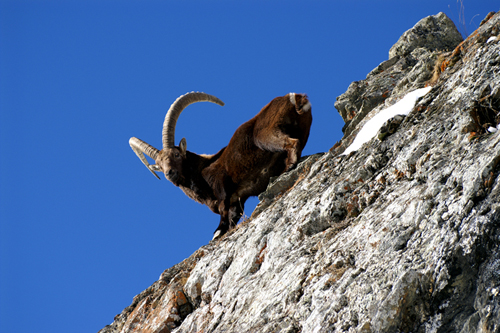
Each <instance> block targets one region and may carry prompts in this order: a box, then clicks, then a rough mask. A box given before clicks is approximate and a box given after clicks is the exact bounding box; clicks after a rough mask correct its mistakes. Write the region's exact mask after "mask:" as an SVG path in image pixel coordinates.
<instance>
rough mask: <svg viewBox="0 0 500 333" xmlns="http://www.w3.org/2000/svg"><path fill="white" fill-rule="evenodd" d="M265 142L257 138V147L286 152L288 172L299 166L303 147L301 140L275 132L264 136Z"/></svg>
mask: <svg viewBox="0 0 500 333" xmlns="http://www.w3.org/2000/svg"><path fill="white" fill-rule="evenodd" d="M262 137H264V138H265V140H263V139H261V138H260V137H257V138H256V139H257V140H256V142H257V146H258V147H259V148H261V149H264V150H268V151H272V152H279V151H286V152H287V158H286V161H285V164H286V169H285V170H286V171H288V170H290V169H291V168H293V167H294V166H295V164H297V161H298V160H299V158H300V154H301V145H300V140H299V139H294V138H291V137H290V136H288V135H287V134H285V133H283V132H281V131H275V132H274V133H272V134H270V135H268V136H264V135H263V136H262Z"/></svg>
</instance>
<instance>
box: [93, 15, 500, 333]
mask: <svg viewBox="0 0 500 333" xmlns="http://www.w3.org/2000/svg"><path fill="white" fill-rule="evenodd" d="M438 16H440V15H438ZM499 26H500V14H498V13H497V14H495V15H493V16H492V17H491V18H490V19H489V20H488V21H487V22H485V23H484V24H483V25H481V26H480V28H479V29H478V30H477V31H476V32H475V33H474V36H476V37H474V38H472V39H468V41H466V42H464V43H462V44H461V45H460V46H459V47H460V52H456V50H454V51H453V53H454V57H455V58H454V62H453V65H451V66H450V65H449V64H450V62H448V63H447V66H444V67H443V71H442V73H440V76H439V78H438V79H437V80H436V81H435V82H434V83H433V88H432V90H431V91H430V92H429V93H428V94H427V95H425V96H424V97H423V98H421V99H420V100H419V101H417V104H416V106H415V107H414V109H413V110H412V111H411V112H410V113H409V114H408V116H406V117H405V118H404V119H402V121H401V122H400V124H399V126H397V127H396V128H395V129H394V130H393V131H392V133H391V135H388V136H386V137H385V138H384V140H382V141H381V140H378V139H376V138H375V139H372V140H371V141H369V142H368V143H366V144H364V145H363V146H362V147H361V148H360V149H359V150H358V151H356V152H352V153H351V154H349V155H348V156H345V155H340V154H339V152H341V151H342V149H341V148H342V147H343V146H344V144H343V143H341V144H339V145H337V147H335V148H332V149H331V150H330V151H329V152H327V153H325V154H322V155H314V156H311V157H310V158H309V159H307V160H306V161H304V162H303V163H302V164H301V165H299V166H298V167H297V168H296V169H295V170H293V171H291V172H290V173H289V174H287V175H282V176H281V177H280V178H279V179H277V180H276V181H275V182H274V183H273V184H271V186H270V187H269V188H268V191H267V192H265V193H264V194H262V196H261V198H262V207H261V209H260V210H259V211H258V212H257V213H256V214H254V216H253V217H252V218H251V219H250V220H248V221H246V222H244V223H242V224H240V225H239V226H238V227H237V228H236V229H235V230H234V231H232V232H229V233H228V234H226V235H225V236H223V237H222V238H221V239H218V240H215V241H212V242H210V243H209V244H208V245H206V246H203V247H202V248H200V249H199V250H198V251H196V252H195V253H194V254H193V255H192V256H191V257H189V258H188V259H186V260H184V261H183V262H181V263H179V264H177V265H175V266H174V267H172V268H169V269H167V270H166V271H165V272H164V273H163V274H162V275H161V277H160V279H159V280H158V281H157V282H155V283H154V284H153V285H152V286H151V287H150V288H148V289H147V290H146V291H144V292H143V293H141V294H139V295H137V296H136V297H135V298H134V300H133V302H132V304H131V305H130V306H129V307H127V308H126V309H125V310H124V311H123V312H122V313H121V314H119V315H117V316H116V317H115V320H114V322H113V323H112V324H110V325H108V326H106V327H105V328H103V329H102V330H101V331H100V332H101V333H111V332H113V333H118V332H120V333H131V332H148V333H167V332H176V333H181V332H183V333H184V332H186V333H187V332H190V333H191V332H207V333H208V332H289V333H291V332H303V333H306V332H315V333H319V332H464V333H467V332H498V331H500V177H498V176H499V174H500V131H496V132H494V133H491V132H489V131H486V130H484V131H483V130H481V129H482V128H484V127H483V125H485V124H488V126H490V127H495V128H498V127H500V126H499V124H498V123H499V120H500V119H499V109H500V108H499V106H500V93H499V91H500V56H499V54H500V43H499V42H498V40H492V39H491V38H490V37H492V35H493V34H494V32H495V31H498V27H499ZM495 29H497V30H495ZM429 33H430V32H429ZM494 36H497V35H494ZM433 38H434V39H437V37H436V36H434V37H433ZM440 38H441V37H440ZM442 38H446V36H442ZM427 39H429V38H427ZM434 39H432V40H434ZM424 40H425V38H424ZM403 49H404V48H403ZM409 52H410V53H409V55H411V54H415V53H414V52H424V53H425V54H427V53H429V54H430V53H432V52H433V51H430V50H428V49H426V48H425V45H419V47H418V48H414V49H413V50H412V51H409ZM407 56H408V55H407ZM450 57H451V55H450ZM417 58H418V57H417ZM417 58H415V59H417ZM402 59H403V58H400V59H399V60H397V61H396V62H394V63H392V64H390V63H389V65H390V66H389V67H393V66H396V64H397V63H398V62H399V61H401V60H402ZM450 59H451V58H446V59H444V60H443V63H445V61H447V60H450ZM419 61H420V60H418V61H414V62H410V63H407V64H406V65H405V66H407V70H405V71H404V73H402V74H401V75H400V76H398V78H397V79H395V82H394V83H395V85H396V86H399V87H401V88H400V93H401V94H404V93H406V92H408V91H409V90H411V89H414V88H415V87H421V86H423V85H424V84H425V83H424V82H420V81H418V82H419V83H418V84H416V86H414V85H413V84H406V83H404V82H406V81H407V82H412V79H410V76H411V75H412V74H411V73H412V72H414V71H415V70H416V67H418V66H419ZM381 66H382V67H381V68H385V66H388V64H382V65H381ZM379 67H380V66H379ZM421 67H422V68H424V67H425V66H421ZM383 73H384V72H383V71H380V70H378V71H376V72H373V73H371V74H369V76H377V75H380V74H383ZM417 76H418V75H417ZM375 104H377V103H373V104H372V105H371V106H370V107H369V108H368V109H367V111H366V115H365V117H364V118H370V117H371V116H372V114H373V113H377V112H379V111H380V109H381V108H383V107H384V105H385V102H384V103H381V104H380V105H378V106H374V105H375ZM339 111H340V110H339ZM364 118H363V117H360V119H359V122H358V125H357V126H355V127H354V128H352V133H351V134H350V135H346V136H345V137H344V139H343V140H342V141H344V140H347V139H348V138H349V136H352V135H355V132H356V131H357V130H359V128H360V126H362V125H363V123H365V122H366V119H364Z"/></svg>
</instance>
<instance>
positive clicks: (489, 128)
mask: <svg viewBox="0 0 500 333" xmlns="http://www.w3.org/2000/svg"><path fill="white" fill-rule="evenodd" d="M496 131H498V129H497V128H496V127H493V126H490V127H488V132H490V133H495V132H496Z"/></svg>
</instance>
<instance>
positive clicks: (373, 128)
mask: <svg viewBox="0 0 500 333" xmlns="http://www.w3.org/2000/svg"><path fill="white" fill-rule="evenodd" d="M430 90H431V87H426V88H421V89H417V90H414V91H412V92H410V93H408V94H406V95H405V96H404V97H403V98H402V99H401V100H400V101H399V102H397V103H396V104H394V105H391V106H390V107H388V108H386V109H384V110H382V111H380V112H379V113H377V114H376V115H375V116H374V117H373V118H372V119H370V120H369V121H368V122H367V123H366V124H365V125H364V126H363V128H362V129H361V131H359V133H358V135H356V138H355V139H354V141H353V142H352V143H351V145H350V146H349V147H347V149H346V150H345V151H344V152H343V153H342V154H343V155H347V154H349V153H351V152H353V151H356V150H358V149H359V148H361V146H362V145H363V144H364V143H366V142H368V141H370V140H371V139H372V138H373V137H374V136H375V135H377V132H378V130H379V129H380V127H382V125H383V124H384V123H385V122H386V121H387V120H389V119H391V118H393V117H395V116H397V115H405V116H406V115H408V113H410V111H411V110H412V109H413V107H414V106H415V103H416V102H417V99H419V98H420V97H422V96H424V95H425V94H427V93H428V92H429V91H430Z"/></svg>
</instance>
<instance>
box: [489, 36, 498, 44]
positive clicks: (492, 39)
mask: <svg viewBox="0 0 500 333" xmlns="http://www.w3.org/2000/svg"><path fill="white" fill-rule="evenodd" d="M497 39H498V37H497V36H492V37H490V38H488V40H487V41H486V44H489V43H491V42H494V41H496V40H497Z"/></svg>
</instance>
